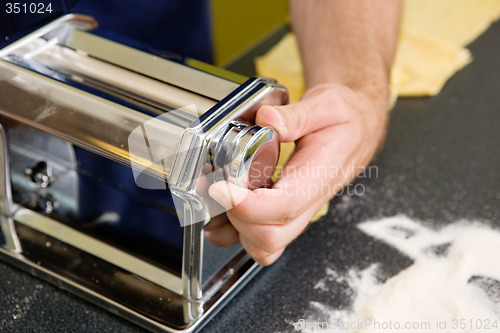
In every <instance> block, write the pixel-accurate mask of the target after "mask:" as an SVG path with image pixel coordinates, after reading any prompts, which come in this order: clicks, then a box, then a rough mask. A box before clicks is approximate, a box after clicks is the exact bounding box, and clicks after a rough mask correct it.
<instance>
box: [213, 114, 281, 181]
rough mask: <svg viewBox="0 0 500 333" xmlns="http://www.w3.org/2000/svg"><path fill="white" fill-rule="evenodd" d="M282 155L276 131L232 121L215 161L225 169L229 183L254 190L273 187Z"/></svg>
mask: <svg viewBox="0 0 500 333" xmlns="http://www.w3.org/2000/svg"><path fill="white" fill-rule="evenodd" d="M279 153H280V139H279V135H278V133H277V132H276V130H274V129H273V128H271V127H260V126H257V125H252V124H249V123H247V122H244V121H233V122H231V123H230V125H229V129H228V130H227V131H226V133H225V134H224V135H223V138H222V140H221V142H220V144H219V149H218V152H217V157H216V161H215V162H216V164H217V165H218V166H219V167H221V168H223V170H224V175H225V178H226V180H228V181H230V182H232V183H234V184H236V185H238V186H241V187H246V188H248V189H251V190H253V189H256V188H259V187H265V186H266V185H269V184H270V180H271V177H272V175H273V173H274V170H275V169H276V165H277V163H278V157H279Z"/></svg>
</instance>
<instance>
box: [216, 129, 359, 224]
mask: <svg viewBox="0 0 500 333" xmlns="http://www.w3.org/2000/svg"><path fill="white" fill-rule="evenodd" d="M338 127H341V126H338ZM327 131H333V130H332V129H327V130H323V131H319V132H316V133H313V134H311V135H309V136H312V137H313V138H312V139H313V140H316V143H317V145H316V144H315V145H310V144H302V143H301V142H299V144H298V146H297V148H298V149H297V150H296V152H295V154H294V155H293V156H292V158H291V159H290V161H289V162H288V164H287V165H286V166H285V169H284V170H283V173H282V175H281V177H280V179H279V180H278V181H277V183H276V184H275V185H274V187H273V188H272V189H256V190H254V191H249V190H247V189H244V188H241V187H238V186H236V185H233V184H230V183H224V182H219V183H215V184H213V185H212V186H211V187H210V189H209V193H210V196H211V197H212V198H214V199H215V200H216V201H218V202H219V203H220V204H221V205H223V206H225V207H229V208H231V207H232V208H231V216H232V218H230V219H231V221H233V219H234V218H235V217H238V218H240V219H244V220H245V221H246V222H248V223H257V224H285V223H288V222H289V221H292V220H294V219H295V218H296V217H298V216H300V215H301V214H302V213H303V212H304V211H305V210H306V209H307V208H308V207H310V206H311V202H316V201H318V200H319V198H322V197H324V198H331V197H332V196H333V195H335V193H336V192H338V191H340V190H341V189H342V186H343V185H344V184H345V183H346V182H348V181H349V180H350V179H351V178H354V177H353V176H355V173H356V171H359V170H350V168H342V167H338V166H344V165H348V164H349V163H347V162H346V161H348V160H349V158H350V157H349V156H350V154H349V153H348V152H349V151H350V150H351V149H352V147H349V144H351V143H346V142H343V141H342V140H340V139H338V140H337V139H336V136H332V135H325V134H328V133H323V132H327ZM335 131H338V134H339V135H340V136H344V134H345V133H342V131H344V130H343V129H342V128H337V129H335ZM317 147H320V148H319V149H318V148H317ZM331 152H335V153H331ZM346 155H347V156H346ZM309 161H316V163H317V164H312V163H310V162H309ZM233 203H237V205H233Z"/></svg>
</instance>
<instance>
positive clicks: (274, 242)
mask: <svg viewBox="0 0 500 333" xmlns="http://www.w3.org/2000/svg"><path fill="white" fill-rule="evenodd" d="M258 246H259V248H260V249H261V250H262V251H264V252H266V253H267V254H269V253H273V252H276V251H278V250H279V249H281V248H282V247H283V231H282V230H281V228H279V227H276V226H272V227H270V228H268V229H267V230H266V231H265V232H264V233H262V234H261V237H260V243H259V244H258Z"/></svg>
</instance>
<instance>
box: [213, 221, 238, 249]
mask: <svg viewBox="0 0 500 333" xmlns="http://www.w3.org/2000/svg"><path fill="white" fill-rule="evenodd" d="M205 235H206V236H207V238H208V240H209V241H210V243H212V244H213V245H215V246H220V247H233V246H234V245H236V244H238V241H239V236H238V231H236V229H235V228H234V227H233V225H232V224H231V223H229V222H227V223H224V224H223V225H220V226H218V227H217V228H213V229H210V230H206V229H205Z"/></svg>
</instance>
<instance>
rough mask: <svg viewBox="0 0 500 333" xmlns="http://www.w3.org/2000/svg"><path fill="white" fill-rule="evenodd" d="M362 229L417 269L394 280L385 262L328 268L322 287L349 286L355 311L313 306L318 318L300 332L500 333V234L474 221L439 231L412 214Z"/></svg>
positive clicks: (296, 324)
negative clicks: (387, 275)
mask: <svg viewBox="0 0 500 333" xmlns="http://www.w3.org/2000/svg"><path fill="white" fill-rule="evenodd" d="M359 228H360V229H361V230H362V231H363V232H365V233H366V234H368V235H370V236H372V237H374V238H376V239H379V240H381V241H383V242H385V243H387V244H389V245H390V246H392V247H394V248H396V249H397V250H399V251H400V252H402V253H403V254H405V255H407V256H409V257H410V258H412V259H414V263H413V264H412V265H410V266H409V267H408V268H406V269H405V270H403V271H401V272H399V273H398V274H396V275H395V276H393V277H391V278H389V279H387V280H385V279H381V278H380V276H381V274H380V269H379V265H378V264H372V265H371V266H369V267H368V268H365V269H363V270H360V269H355V268H353V269H350V270H349V271H348V272H347V273H344V274H339V273H337V272H335V271H334V270H332V269H329V268H327V269H326V276H325V277H324V278H323V279H321V280H319V281H318V282H317V283H316V284H315V286H314V287H315V289H319V290H321V291H322V292H328V291H329V288H328V286H329V285H331V284H332V283H344V284H347V285H348V289H349V290H350V291H349V292H348V293H347V295H342V296H343V297H345V296H349V293H351V294H352V295H351V297H352V303H351V306H350V307H349V308H332V307H330V306H328V305H325V304H321V303H319V302H311V303H310V307H311V309H310V310H311V311H312V312H313V313H314V315H313V316H310V317H308V318H304V319H301V320H299V321H297V322H293V323H292V325H293V326H294V328H295V330H296V331H300V332H409V331H413V332H424V331H425V332H500V256H499V254H500V232H499V231H497V230H493V229H491V228H489V227H487V226H485V225H482V224H479V223H472V222H466V221H459V222H456V223H453V224H451V225H449V226H447V227H444V228H442V229H440V230H437V231H436V230H433V229H431V228H428V227H426V226H424V225H423V224H422V223H420V222H416V221H413V220H411V219H409V218H408V217H406V216H395V217H391V218H384V219H381V220H377V221H370V222H365V223H362V224H360V225H359ZM384 280H385V281H384ZM332 297H334V295H332Z"/></svg>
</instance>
